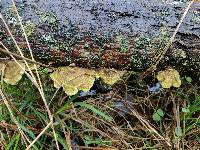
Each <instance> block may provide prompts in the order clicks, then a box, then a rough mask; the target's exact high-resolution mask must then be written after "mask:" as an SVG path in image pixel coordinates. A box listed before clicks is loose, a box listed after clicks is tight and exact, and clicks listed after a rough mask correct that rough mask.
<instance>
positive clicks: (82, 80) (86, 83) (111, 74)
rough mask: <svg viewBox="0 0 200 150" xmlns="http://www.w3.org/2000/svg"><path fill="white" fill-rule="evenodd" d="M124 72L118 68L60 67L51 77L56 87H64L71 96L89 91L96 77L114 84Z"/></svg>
mask: <svg viewBox="0 0 200 150" xmlns="http://www.w3.org/2000/svg"><path fill="white" fill-rule="evenodd" d="M123 74H124V71H116V70H107V69H102V70H97V71H95V70H90V69H85V68H79V67H69V66H67V67H59V68H58V69H57V70H56V71H55V72H53V73H52V74H51V75H50V77H51V78H52V80H53V81H54V87H56V88H61V87H63V89H64V91H65V93H66V94H67V95H69V96H71V95H75V94H76V93H77V92H78V91H83V92H87V91H89V90H90V88H91V87H92V86H93V84H94V81H95V79H98V78H101V79H102V80H103V82H104V83H106V84H109V85H113V84H114V83H116V82H117V81H118V80H120V77H121V76H122V75H123Z"/></svg>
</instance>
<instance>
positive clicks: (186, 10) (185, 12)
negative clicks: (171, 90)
mask: <svg viewBox="0 0 200 150" xmlns="http://www.w3.org/2000/svg"><path fill="white" fill-rule="evenodd" d="M194 2H195V0H192V1H191V2H189V4H188V6H187V7H186V9H185V11H184V13H183V15H182V17H181V19H180V21H179V23H178V25H177V26H176V29H175V31H174V33H173V35H172V37H171V38H170V40H169V42H168V43H167V45H166V46H165V48H164V50H163V51H162V52H161V53H160V54H159V55H158V56H157V57H156V61H155V63H154V64H153V65H152V66H151V67H150V68H148V69H147V70H146V71H145V72H144V73H143V74H142V75H141V76H140V77H139V79H140V80H142V79H144V78H145V77H146V76H147V75H148V74H149V73H151V72H152V71H154V70H156V67H157V65H158V64H159V63H160V61H161V60H162V59H163V57H164V56H165V54H166V53H167V51H168V50H169V48H170V46H171V45H172V43H173V41H174V39H175V36H176V34H177V32H178V30H179V28H180V26H181V24H182V23H183V20H184V19H185V17H186V15H187V13H188V11H189V9H190V7H191V6H192V4H193V3H194Z"/></svg>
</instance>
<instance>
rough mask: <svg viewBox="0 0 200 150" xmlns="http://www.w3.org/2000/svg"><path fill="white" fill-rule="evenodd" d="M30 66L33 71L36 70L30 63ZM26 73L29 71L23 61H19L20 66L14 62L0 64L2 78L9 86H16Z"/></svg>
mask: <svg viewBox="0 0 200 150" xmlns="http://www.w3.org/2000/svg"><path fill="white" fill-rule="evenodd" d="M28 65H29V68H30V69H31V70H34V68H35V67H34V64H31V63H28ZM37 67H39V66H37ZM25 71H28V68H27V67H26V65H25V63H24V62H23V61H18V64H17V63H16V62H15V61H12V60H11V61H4V62H0V72H1V76H2V77H3V81H4V82H5V83H7V84H11V85H16V84H17V83H18V81H19V80H20V79H21V78H22V75H23V74H24V73H25Z"/></svg>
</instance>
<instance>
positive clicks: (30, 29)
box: [24, 21, 36, 36]
mask: <svg viewBox="0 0 200 150" xmlns="http://www.w3.org/2000/svg"><path fill="white" fill-rule="evenodd" d="M35 29H36V25H35V24H34V23H33V22H31V21H27V22H26V23H25V24H24V30H25V32H26V35H27V36H31V35H32V34H33V33H34V32H35Z"/></svg>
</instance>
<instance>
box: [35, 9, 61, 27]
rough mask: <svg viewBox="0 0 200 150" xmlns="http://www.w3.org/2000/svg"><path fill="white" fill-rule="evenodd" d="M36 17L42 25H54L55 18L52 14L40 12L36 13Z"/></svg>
mask: <svg viewBox="0 0 200 150" xmlns="http://www.w3.org/2000/svg"><path fill="white" fill-rule="evenodd" d="M37 15H38V16H39V17H40V21H41V22H42V23H48V24H49V25H55V24H56V21H57V18H56V16H55V14H54V13H53V12H50V11H48V12H42V11H38V12H37Z"/></svg>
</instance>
